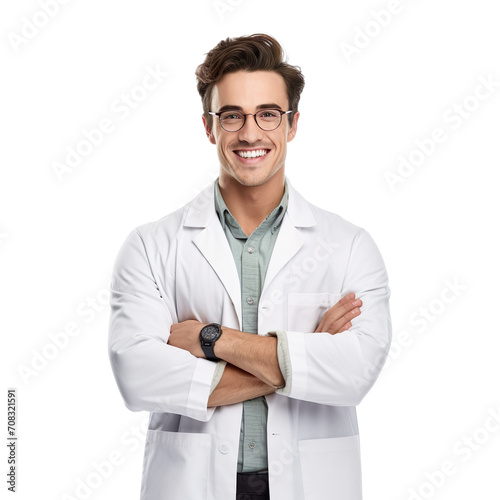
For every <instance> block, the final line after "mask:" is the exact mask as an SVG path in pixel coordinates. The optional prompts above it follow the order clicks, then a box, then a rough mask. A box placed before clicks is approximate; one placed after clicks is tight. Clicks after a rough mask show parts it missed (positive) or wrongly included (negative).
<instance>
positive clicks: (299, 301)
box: [287, 292, 340, 332]
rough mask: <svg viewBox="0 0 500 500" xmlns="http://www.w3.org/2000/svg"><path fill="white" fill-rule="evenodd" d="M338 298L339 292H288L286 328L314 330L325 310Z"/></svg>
mask: <svg viewBox="0 0 500 500" xmlns="http://www.w3.org/2000/svg"><path fill="white" fill-rule="evenodd" d="M339 300H340V294H339V293H329V292H321V293H290V294H288V312H287V317H288V330H291V331H296V332H314V331H315V330H316V328H317V327H318V325H319V323H320V321H321V318H322V317H323V315H324V314H325V312H326V311H327V310H328V309H330V307H332V306H333V305H335V304H336V303H337V302H338V301H339Z"/></svg>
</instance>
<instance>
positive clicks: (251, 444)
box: [248, 441, 255, 450]
mask: <svg viewBox="0 0 500 500" xmlns="http://www.w3.org/2000/svg"><path fill="white" fill-rule="evenodd" d="M248 447H249V448H250V449H251V450H253V449H254V448H255V443H254V442H253V441H250V442H249V443H248Z"/></svg>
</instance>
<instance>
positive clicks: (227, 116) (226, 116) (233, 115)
mask: <svg viewBox="0 0 500 500" xmlns="http://www.w3.org/2000/svg"><path fill="white" fill-rule="evenodd" d="M220 118H221V120H225V121H231V120H242V119H243V116H242V115H241V113H238V112H237V111H226V112H224V113H222V114H221V116H220Z"/></svg>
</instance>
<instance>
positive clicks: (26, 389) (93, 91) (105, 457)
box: [0, 0, 500, 500]
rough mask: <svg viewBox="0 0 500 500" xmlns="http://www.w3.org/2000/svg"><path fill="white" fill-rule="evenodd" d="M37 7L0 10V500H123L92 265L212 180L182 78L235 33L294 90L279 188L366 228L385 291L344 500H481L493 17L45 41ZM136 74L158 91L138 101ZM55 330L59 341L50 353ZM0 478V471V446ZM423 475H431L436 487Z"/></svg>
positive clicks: (107, 18) (97, 268)
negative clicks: (4, 498)
mask: <svg viewBox="0 0 500 500" xmlns="http://www.w3.org/2000/svg"><path fill="white" fill-rule="evenodd" d="M54 2H55V0H52V5H54ZM42 3H43V2H42V1H40V2H36V1H32V0H29V1H28V0H22V1H21V0H18V1H16V2H9V4H8V5H6V4H5V2H4V3H3V5H2V14H1V33H2V43H1V46H0V52H1V66H0V67H1V71H2V78H1V81H0V85H1V87H2V88H1V94H0V99H1V110H2V111H1V115H2V131H1V138H2V148H1V155H2V157H1V178H0V266H1V270H0V272H1V274H0V294H1V295H0V303H1V304H2V307H1V318H0V320H1V332H2V338H3V339H4V340H6V341H7V344H6V345H4V347H2V367H6V374H5V383H4V390H5V392H6V389H7V387H15V388H17V393H18V436H19V440H18V448H17V453H18V460H19V463H18V478H17V479H18V484H17V488H18V493H17V497H16V498H20V499H33V498H41V499H45V498H46V499H49V498H50V499H66V500H67V499H69V498H84V497H85V496H86V497H87V498H92V499H107V498H123V499H125V498H131V499H132V498H138V496H139V485H140V479H141V468H142V453H143V442H144V429H143V428H141V426H142V425H143V424H144V422H145V421H146V420H147V414H146V413H142V412H140V413H133V412H130V411H129V410H127V409H126V408H125V406H124V405H123V402H122V399H121V397H120V394H119V392H118V389H117V386H116V384H115V381H114V379H113V376H112V372H111V368H110V364H109V360H108V355H107V326H108V318H109V313H108V307H107V302H106V299H107V289H108V286H109V278H110V273H111V268H112V264H113V261H114V258H115V256H116V253H117V251H118V248H119V247H120V245H121V243H122V242H123V240H124V238H125V237H126V236H127V234H128V233H129V232H130V231H131V230H132V229H133V228H134V227H136V226H137V225H140V224H143V223H145V222H149V221H152V220H156V219H158V218H160V217H162V216H164V215H166V214H168V213H170V212H172V211H173V210H175V209H177V208H179V207H180V206H181V205H183V204H184V203H186V202H187V201H189V200H190V199H191V198H192V197H193V196H194V195H195V194H196V193H197V192H199V191H200V190H201V189H203V188H204V187H205V186H206V185H208V183H209V182H211V181H212V179H213V177H214V175H217V173H218V162H217V156H216V151H215V147H214V146H212V145H211V144H210V143H209V142H208V141H207V140H206V137H205V134H204V130H203V127H202V122H201V112H202V108H201V102H200V99H199V96H198V94H197V91H196V83H195V77H194V70H195V68H196V66H197V65H198V64H200V63H201V62H202V61H203V59H204V54H205V53H206V52H208V51H209V50H210V49H211V48H212V47H213V46H214V45H215V44H216V43H217V42H219V41H220V40H221V39H223V38H226V37H228V36H239V35H243V34H251V33H256V32H264V33H269V34H271V35H273V36H275V37H276V38H277V39H278V40H279V41H280V43H281V44H282V45H283V46H284V48H285V50H286V52H287V54H288V58H289V62H290V63H291V64H296V65H299V66H301V68H302V70H303V72H304V74H305V78H306V87H305V90H304V92H303V97H302V100H301V102H300V106H299V109H300V111H301V117H300V120H299V130H298V134H297V136H296V138H295V139H294V141H293V142H292V143H290V144H289V150H288V157H287V161H286V173H287V175H288V178H289V180H290V182H291V183H292V184H293V185H294V186H295V187H296V188H298V189H299V191H300V192H301V193H302V194H303V195H304V196H305V198H306V199H308V200H309V201H311V202H314V203H316V204H317V205H319V206H321V207H323V208H325V209H327V210H330V211H332V212H336V213H339V214H340V215H341V216H343V217H344V218H346V219H347V220H349V221H351V222H353V223H355V224H357V225H359V226H362V227H364V228H365V229H367V230H368V232H370V234H371V235H372V236H373V238H374V239H375V241H376V242H377V244H378V246H379V248H380V250H381V252H382V255H383V256H384V259H385V262H386V265H387V268H388V272H389V277H390V285H391V289H392V299H391V310H392V319H393V340H394V342H393V347H392V350H391V354H390V357H389V360H388V363H387V365H386V367H385V368H384V370H383V372H382V374H381V376H380V378H379V380H378V382H377V383H376V385H375V386H374V388H373V389H372V391H371V392H370V393H369V394H368V396H367V397H366V398H365V399H364V400H363V402H362V403H361V404H360V406H359V407H358V416H359V423H360V432H361V445H362V462H363V489H364V498H365V500H379V499H382V498H383V499H387V500H396V499H400V500H406V499H410V498H411V499H413V500H415V499H418V498H436V499H453V500H457V499H470V498H498V495H499V490H500V487H499V479H498V478H499V476H498V470H499V465H500V432H498V430H499V429H500V422H497V423H495V424H493V419H492V417H491V415H492V414H495V415H497V419H498V420H500V415H499V413H500V397H499V384H498V381H499V380H500V369H499V363H498V357H499V356H498V354H499V346H500V343H499V341H498V337H497V335H499V329H498V326H497V324H496V312H497V310H498V277H499V276H498V270H499V269H498V255H499V253H500V248H499V239H498V214H499V210H498V209H499V206H498V199H497V198H498V174H497V172H498V169H499V167H500V165H499V160H500V153H499V149H498V143H499V137H500V134H499V132H500V130H499V129H500V125H499V116H500V115H499V113H500V98H499V94H500V86H499V85H500V84H499V82H500V67H499V63H500V57H499V50H498V48H499V47H500V30H499V29H498V19H499V12H498V5H497V3H496V2H494V1H493V0H474V1H472V0H469V1H467V0H462V1H456V0H455V1H452V0H442V1H439V2H437V1H434V2H432V1H430V0H414V1H410V0H404V1H403V0H401V2H400V3H399V6H398V3H397V1H396V0H394V1H393V2H392V3H390V2H389V1H360V2H350V1H347V0H339V1H336V2H326V1H310V2H303V1H301V2H298V1H290V0H288V1H283V0H282V1H274V2H269V1H263V0H221V1H220V2H219V9H216V6H215V4H214V2H213V1H211V0H206V1H201V0H199V1H185V2H181V1H177V2H168V3H167V2H164V1H163V2H162V1H158V0H156V1H155V0H142V1H141V2H139V1H135V2H134V1H123V0H122V1H118V0H107V1H102V0H100V1H98V0H86V1H85V2H84V1H82V0H80V1H77V0H73V1H67V3H66V5H62V4H60V3H55V5H56V7H57V6H58V11H57V12H55V10H57V9H56V7H52V14H51V17H50V18H49V17H47V15H45V21H47V22H46V23H45V25H44V26H42V24H44V15H43V14H40V12H42V13H43V9H42V7H41V5H42ZM47 3H51V2H49V1H48V0H47ZM231 4H232V5H231ZM224 6H225V8H224ZM389 7H390V8H391V9H392V10H393V14H390V16H389V17H387V14H385V17H384V15H383V14H380V15H377V13H380V11H383V10H386V11H387V9H388V8H389ZM376 18H378V21H376V20H375V19H376ZM34 22H36V23H37V24H38V25H39V27H37V26H36V24H35V25H32V24H31V23H34ZM382 24H385V26H381V25H382ZM30 25H31V26H30ZM366 31H368V33H369V35H368V36H367V35H363V32H366ZM23 33H24V34H25V35H27V36H24V38H23ZM28 35H29V37H28ZM347 44H350V45H351V49H352V48H354V51H352V52H351V55H350V56H348V54H347V52H346V50H347V49H346V47H348V45H347ZM363 44H364V45H365V46H364V47H361V45H363ZM343 47H344V49H343ZM148 67H149V68H156V67H158V68H160V70H161V71H162V72H165V73H168V76H164V77H163V80H162V81H161V83H159V84H158V86H157V88H156V89H154V90H150V91H147V92H146V93H145V94H144V93H143V94H140V93H139V92H140V89H139V90H137V89H136V90H135V91H134V89H135V88H136V87H137V86H138V85H140V83H141V81H142V80H143V78H144V76H145V75H146V74H147V68H148ZM481 79H483V80H488V79H489V80H490V81H491V82H493V84H492V85H493V86H492V88H491V89H490V91H489V93H488V92H487V91H486V90H485V87H481ZM495 82H496V85H495ZM478 86H479V87H478ZM478 88H479V90H478ZM131 92H135V95H138V96H141V98H142V97H144V99H143V100H142V101H141V102H139V103H136V104H135V105H136V107H135V108H134V109H130V108H129V111H130V114H129V115H128V116H127V117H124V116H123V114H119V113H118V112H117V111H116V108H115V107H114V106H115V105H116V104H114V103H116V100H117V99H118V100H120V99H121V95H122V94H130V93H131ZM475 92H479V95H481V98H482V99H481V100H478V99H477V98H475V97H474V95H475ZM454 106H460V107H463V106H465V108H464V109H466V112H467V113H468V116H467V117H466V118H465V117H463V118H460V119H458V118H457V116H458V111H457V110H458V108H456V107H455V108H454ZM467 109H468V111H467ZM123 113H124V112H123ZM453 117H455V118H453ZM103 118H108V119H109V120H111V121H112V123H113V125H114V128H113V130H112V131H111V132H110V133H107V134H105V135H104V136H103V140H102V142H101V143H100V144H98V145H96V146H93V147H92V148H91V150H90V153H89V154H88V155H87V156H86V157H85V158H83V159H82V161H81V162H80V164H79V165H76V166H75V167H74V168H72V169H70V170H69V171H67V172H65V173H64V174H63V175H62V176H61V175H59V177H58V176H57V175H56V172H55V170H54V164H55V163H57V162H60V163H64V162H65V158H66V155H67V152H68V147H72V148H76V147H77V145H78V144H79V143H81V141H82V140H83V139H84V138H85V137H84V131H85V130H87V131H90V130H91V129H94V128H96V127H97V126H98V125H99V122H100V121H101V120H102V119H103ZM436 128H441V129H442V130H443V133H444V134H445V135H446V140H444V141H442V142H441V144H437V145H434V146H433V147H432V148H431V147H430V146H429V148H430V149H429V151H431V153H430V154H428V155H427V156H425V157H424V161H422V162H420V163H421V164H420V165H418V166H416V167H415V168H414V170H413V172H411V171H410V170H408V169H407V170H406V171H405V177H401V178H400V180H401V182H399V183H398V184H397V185H396V186H395V187H394V189H391V186H390V184H389V182H388V180H387V172H393V173H394V174H395V175H399V174H398V165H399V163H400V156H402V157H405V158H409V157H410V155H411V153H412V151H413V150H417V146H416V142H415V141H416V140H420V141H425V140H429V138H431V137H432V133H433V130H434V129H436ZM418 155H419V154H418V153H414V158H418ZM450 283H451V284H453V283H454V285H453V287H454V288H455V290H454V289H453V287H452V288H450ZM445 289H447V290H445ZM443 290H444V295H443V297H445V298H446V302H443V301H442V299H441V296H442V293H443ZM91 304H94V305H93V306H92V305H91ZM424 310H427V311H428V313H425V312H424ZM422 314H427V319H425V317H424V316H422ZM429 315H430V316H429ZM71 323H74V324H76V326H77V327H78V329H79V330H78V334H77V335H75V336H73V337H70V338H69V337H68V340H67V345H65V346H64V347H61V348H60V349H57V348H54V341H53V340H52V339H53V338H54V337H55V335H56V334H57V333H60V332H63V331H64V330H65V328H67V327H68V324H71ZM50 335H52V338H51V336H50ZM63 336H64V335H62V334H61V335H59V337H60V338H62V337H63ZM54 349H55V351H54ZM43 353H45V354H47V355H46V356H44V355H43ZM48 356H51V357H52V359H48ZM33 363H34V366H35V367H37V368H36V369H34V368H33V365H32V364H33ZM23 367H24V369H28V368H29V369H31V370H33V371H32V372H31V373H30V374H29V375H28V376H27V375H24V376H22V375H21V372H20V370H21V369H23ZM4 398H5V399H4V401H6V396H4ZM2 408H3V410H2V411H1V414H2V429H3V431H2V432H3V434H4V435H6V421H5V416H6V411H7V408H6V402H4V403H3V406H2ZM488 429H489V430H488ZM134 433H135V434H136V436H137V437H133V434H134ZM467 436H469V438H468V437H467ZM467 439H470V441H467ZM0 458H1V460H2V463H3V464H5V466H2V471H4V472H5V473H6V472H7V464H6V463H7V448H6V447H5V446H4V451H3V452H2V457H0ZM111 458H113V459H114V461H115V465H114V466H113V470H108V469H106V470H104V469H102V468H101V472H100V473H98V472H96V471H97V469H96V466H97V468H99V466H98V464H99V463H100V464H102V463H103V462H104V461H108V462H109V461H110V459H111ZM444 462H449V463H448V466H449V467H451V465H452V466H453V467H451V470H452V471H453V472H450V469H447V470H448V472H450V473H449V474H448V475H446V476H443V475H442V474H436V473H435V471H438V470H441V469H442V467H443V463H444ZM450 463H451V465H450ZM431 476H432V477H433V479H430V477H431ZM2 477H4V478H5V475H3V476H2ZM433 482H434V485H433V484H432V483H433ZM2 483H3V484H2V485H1V488H2V490H4V491H5V490H6V488H7V484H6V482H5V480H3V481H2ZM84 483H90V485H91V486H90V489H89V487H88V486H87V493H86V494H84V493H85V488H84V487H83V486H82V484H84ZM332 487H334V485H332ZM412 490H414V491H415V492H416V493H415V494H413V493H411V492H412ZM2 495H3V493H2Z"/></svg>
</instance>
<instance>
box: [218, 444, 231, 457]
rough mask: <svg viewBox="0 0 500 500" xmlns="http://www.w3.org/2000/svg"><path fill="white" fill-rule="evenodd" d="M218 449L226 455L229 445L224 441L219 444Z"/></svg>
mask: <svg viewBox="0 0 500 500" xmlns="http://www.w3.org/2000/svg"><path fill="white" fill-rule="evenodd" d="M219 451H220V452H221V453H223V454H224V455H226V454H227V453H229V446H228V445H227V444H225V443H222V444H220V445H219Z"/></svg>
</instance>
